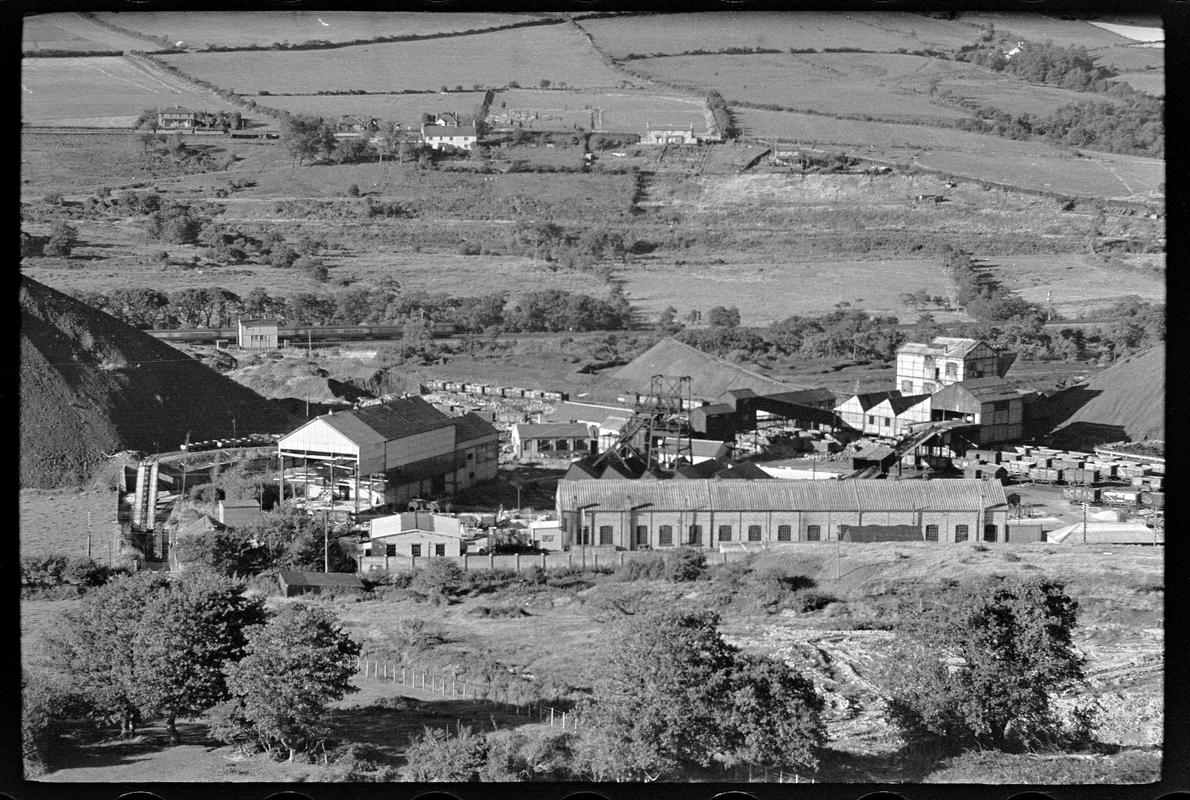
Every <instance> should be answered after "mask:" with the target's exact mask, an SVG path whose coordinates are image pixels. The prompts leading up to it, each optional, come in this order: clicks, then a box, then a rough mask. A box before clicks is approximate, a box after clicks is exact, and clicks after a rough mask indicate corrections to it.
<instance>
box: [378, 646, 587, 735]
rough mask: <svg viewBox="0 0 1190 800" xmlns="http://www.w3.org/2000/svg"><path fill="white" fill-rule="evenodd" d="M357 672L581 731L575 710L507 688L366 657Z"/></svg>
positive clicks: (554, 725) (564, 728) (391, 682)
mask: <svg viewBox="0 0 1190 800" xmlns="http://www.w3.org/2000/svg"><path fill="white" fill-rule="evenodd" d="M355 669H356V672H357V673H358V674H360V675H362V676H363V677H365V678H374V679H376V680H379V681H383V682H384V683H390V684H393V685H399V686H407V687H409V688H411V689H421V690H423V691H425V692H428V693H431V694H437V695H439V696H440V697H443V698H446V699H452V700H462V701H471V702H478V703H489V704H491V705H492V706H497V707H502V708H503V709H504V711H505V713H508V714H510V715H512V716H523V717H527V718H530V719H535V720H537V721H539V722H542V723H544V724H546V725H549V726H550V727H551V728H561V729H563V730H575V731H577V730H578V729H579V724H580V723H579V715H578V713H577V712H576V711H575V710H574V709H573V708H570V709H563V708H557V707H555V706H552V705H549V704H547V703H544V702H542V701H541V700H531V699H526V698H523V697H522V696H520V694H519V693H514V692H512V691H511V690H510V689H509V688H508V687H500V686H498V685H496V684H492V683H489V682H480V681H475V680H468V679H466V678H460V677H459V676H457V675H452V674H447V673H442V672H436V671H434V670H431V669H428V668H424V667H420V666H417V665H412V664H401V663H399V662H396V661H391V660H381V659H374V658H366V657H363V656H360V657H357V658H356V659H355Z"/></svg>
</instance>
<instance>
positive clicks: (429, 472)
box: [277, 397, 499, 513]
mask: <svg viewBox="0 0 1190 800" xmlns="http://www.w3.org/2000/svg"><path fill="white" fill-rule="evenodd" d="M277 454H278V456H279V458H280V462H281V475H282V477H281V481H282V487H281V488H282V496H284V481H285V471H286V469H287V468H294V467H299V466H300V468H301V469H302V470H304V471H308V469H309V466H310V464H311V462H314V463H316V464H322V465H324V466H327V467H329V468H330V470H331V471H332V472H338V473H339V474H338V476H335V475H332V476H331V477H332V479H334V478H336V477H338V478H348V479H349V480H350V481H351V482H352V486H353V487H354V489H352V488H349V489H348V496H347V497H345V498H342V499H345V500H347V501H348V505H350V504H351V503H354V505H355V510H356V512H357V513H358V511H359V505H360V491H359V484H360V481H361V479H367V478H383V479H384V482H385V486H384V500H385V502H386V503H389V504H392V503H405V502H407V501H409V500H410V499H412V498H415V497H428V496H438V495H443V494H452V493H454V492H457V491H459V490H461V489H465V488H467V487H468V486H471V485H473V484H476V483H479V482H480V481H484V480H489V479H491V478H494V477H496V468H497V464H498V458H499V432H498V431H497V430H496V429H495V428H494V427H492V425H491V424H490V423H488V422H487V421H486V420H484V419H483V418H482V417H479V416H478V415H476V414H466V415H464V416H461V417H449V416H447V415H446V414H443V413H442V412H441V411H439V410H438V409H436V408H434V407H433V406H432V405H430V404H429V403H428V402H426V401H425V400H423V399H421V398H420V397H404V398H400V399H397V400H391V401H388V402H385V403H377V404H374V405H370V406H365V407H362V408H356V409H353V410H350V411H337V412H332V413H330V414H323V415H322V416H320V417H317V418H315V419H312V420H310V421H309V422H307V423H306V424H305V425H302V426H301V427H300V428H298V429H297V430H295V431H293V432H292V433H290V434H287V435H286V436H283V437H281V439H280V440H279V441H278V443H277ZM333 483H334V481H333V480H332V484H333Z"/></svg>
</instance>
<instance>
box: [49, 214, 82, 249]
mask: <svg viewBox="0 0 1190 800" xmlns="http://www.w3.org/2000/svg"><path fill="white" fill-rule="evenodd" d="M78 241H79V235H78V230H76V229H75V227H74V226H73V225H71V224H70V223H69V222H66V221H65V220H58V221H57V222H55V223H54V224H53V225H51V226H50V238H49V239H47V240H46V242H45V245H44V247H43V248H42V254H43V255H47V256H68V255H70V254H71V253H72V252H73V251H74V248H75V246H76V245H78Z"/></svg>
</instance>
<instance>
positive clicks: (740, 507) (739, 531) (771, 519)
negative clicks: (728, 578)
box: [557, 479, 1008, 550]
mask: <svg viewBox="0 0 1190 800" xmlns="http://www.w3.org/2000/svg"><path fill="white" fill-rule="evenodd" d="M557 510H558V518H559V519H560V520H561V521H562V526H563V530H565V531H566V532H567V533H569V534H570V535H571V538H572V540H573V541H574V543H575V544H579V545H603V546H614V547H616V548H619V549H626V550H635V549H641V548H661V547H675V546H678V545H690V546H694V547H739V546H741V545H743V546H745V547H746V546H747V545H749V544H753V545H756V546H763V545H766V544H768V545H774V544H781V543H787V542H788V543H793V542H814V541H828V540H834V539H836V538H838V536H839V534H840V526H843V525H848V526H863V525H884V526H888V525H908V526H913V527H915V528H917V529H918V530H920V532H921V535H922V538H923V539H925V540H930V541H934V540H936V541H938V542H965V541H975V540H977V539H980V538H982V539H983V540H984V541H1002V540H1003V537H1004V530H1005V525H1006V524H1007V522H1008V502H1007V499H1006V498H1005V496H1004V487H1002V486H1000V485H999V484H998V483H995V482H991V481H968V480H961V479H955V480H930V481H923V480H905V481H892V480H846V481H782V480H767V481H728V480H673V481H647V482H641V481H625V480H599V481H568V480H563V481H560V482H559V483H558V493H557Z"/></svg>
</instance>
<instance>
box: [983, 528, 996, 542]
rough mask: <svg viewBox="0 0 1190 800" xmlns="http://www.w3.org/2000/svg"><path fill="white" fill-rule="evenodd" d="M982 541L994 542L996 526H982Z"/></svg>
mask: <svg viewBox="0 0 1190 800" xmlns="http://www.w3.org/2000/svg"><path fill="white" fill-rule="evenodd" d="M983 540H984V541H985V542H994V541H996V526H995V525H984V526H983Z"/></svg>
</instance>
